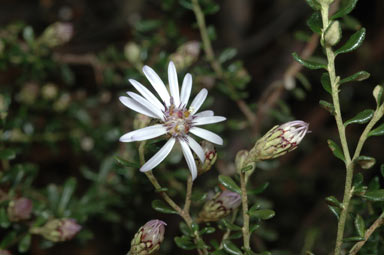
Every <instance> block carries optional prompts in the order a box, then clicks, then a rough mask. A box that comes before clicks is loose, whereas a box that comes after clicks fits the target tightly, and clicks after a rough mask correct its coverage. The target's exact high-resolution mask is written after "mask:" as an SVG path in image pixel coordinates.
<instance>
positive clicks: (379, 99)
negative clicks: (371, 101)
mask: <svg viewBox="0 0 384 255" xmlns="http://www.w3.org/2000/svg"><path fill="white" fill-rule="evenodd" d="M383 92H384V88H383V86H381V85H377V86H376V87H375V88H374V89H373V92H372V94H373V97H374V98H375V100H376V104H377V105H378V106H380V105H381V104H382V103H383V94H384V93H383Z"/></svg>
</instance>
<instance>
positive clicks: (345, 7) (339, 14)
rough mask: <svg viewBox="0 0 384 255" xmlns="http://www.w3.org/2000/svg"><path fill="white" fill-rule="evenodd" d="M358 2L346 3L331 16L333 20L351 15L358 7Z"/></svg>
mask: <svg viewBox="0 0 384 255" xmlns="http://www.w3.org/2000/svg"><path fill="white" fill-rule="evenodd" d="M356 3H357V0H348V1H344V5H342V6H341V7H340V8H339V10H338V11H337V12H335V14H333V15H332V16H331V19H337V18H341V17H344V16H345V15H347V14H348V13H350V12H351V11H352V10H353V9H354V8H355V6H356Z"/></svg>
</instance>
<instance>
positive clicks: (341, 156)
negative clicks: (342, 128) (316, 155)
mask: <svg viewBox="0 0 384 255" xmlns="http://www.w3.org/2000/svg"><path fill="white" fill-rule="evenodd" d="M327 142H328V146H329V148H330V149H331V151H332V153H333V155H334V156H335V157H336V158H338V159H341V160H342V161H345V158H344V154H343V152H342V150H341V148H340V146H339V145H338V144H337V143H335V142H334V141H332V140H331V139H328V141H327Z"/></svg>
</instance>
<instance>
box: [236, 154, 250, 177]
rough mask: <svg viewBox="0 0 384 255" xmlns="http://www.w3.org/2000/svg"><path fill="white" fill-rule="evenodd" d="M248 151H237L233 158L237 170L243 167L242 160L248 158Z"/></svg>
mask: <svg viewBox="0 0 384 255" xmlns="http://www.w3.org/2000/svg"><path fill="white" fill-rule="evenodd" d="M248 155H249V152H248V151H247V150H241V151H239V152H237V154H236V158H235V165H236V170H237V171H238V172H239V171H241V169H242V168H243V167H244V162H245V160H246V159H247V158H248Z"/></svg>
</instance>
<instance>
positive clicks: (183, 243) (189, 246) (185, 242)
mask: <svg viewBox="0 0 384 255" xmlns="http://www.w3.org/2000/svg"><path fill="white" fill-rule="evenodd" d="M174 240H175V243H176V245H177V246H178V247H180V248H181V249H184V250H194V249H195V248H196V245H195V244H194V243H193V241H192V240H191V239H190V238H188V237H186V236H181V237H180V236H176V237H175V239H174Z"/></svg>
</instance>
